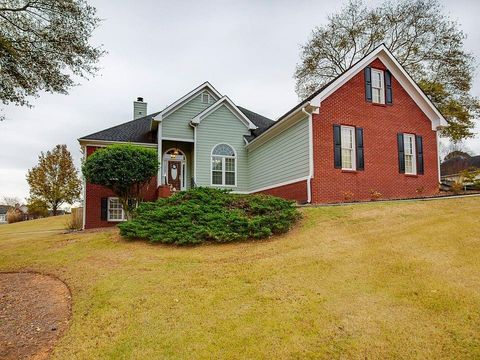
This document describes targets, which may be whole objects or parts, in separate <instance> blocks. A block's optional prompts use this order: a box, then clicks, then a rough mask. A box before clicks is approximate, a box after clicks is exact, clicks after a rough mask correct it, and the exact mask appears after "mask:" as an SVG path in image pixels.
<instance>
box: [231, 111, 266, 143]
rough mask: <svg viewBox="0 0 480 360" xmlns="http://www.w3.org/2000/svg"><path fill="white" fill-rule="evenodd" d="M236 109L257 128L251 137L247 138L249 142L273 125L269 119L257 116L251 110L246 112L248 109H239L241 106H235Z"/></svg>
mask: <svg viewBox="0 0 480 360" xmlns="http://www.w3.org/2000/svg"><path fill="white" fill-rule="evenodd" d="M237 108H238V109H239V110H240V111H241V112H242V113H244V114H245V116H246V117H247V118H249V119H250V121H251V122H252V123H254V124H255V126H256V127H257V128H256V129H255V130H253V131H252V132H253V135H252V136H251V137H249V139H250V140H253V138H254V137H255V136H258V135H260V134H261V133H263V132H264V131H265V130H267V129H268V128H269V127H270V126H272V125H273V124H275V121H273V120H271V119H269V118H266V117H265V116H262V115H260V114H257V113H256V112H253V111H251V110H248V109H245V108H244V107H241V106H237ZM249 139H247V141H250V140H249Z"/></svg>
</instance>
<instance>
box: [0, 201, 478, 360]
mask: <svg viewBox="0 0 480 360" xmlns="http://www.w3.org/2000/svg"><path fill="white" fill-rule="evenodd" d="M303 213H304V215H305V216H304V219H303V220H302V222H301V223H300V224H299V226H298V227H297V228H296V229H295V230H293V231H292V232H290V233H288V234H287V235H285V236H281V237H279V238H274V239H272V240H269V241H259V242H247V243H236V244H227V245H206V246H200V247H188V248H178V247H171V246H162V245H150V244H147V243H144V242H126V241H123V240H121V239H120V238H119V236H118V233H117V231H116V230H114V229H111V230H107V231H101V232H86V233H71V234H64V233H63V231H62V230H60V229H62V227H63V225H64V223H65V222H66V218H65V217H57V218H51V219H44V220H35V221H30V222H26V223H18V224H13V225H3V226H0V271H12V270H34V271H40V272H45V273H50V274H54V275H56V276H58V277H59V278H61V279H63V280H64V281H65V282H66V283H67V284H68V285H69V287H70V289H71V291H72V294H73V318H72V322H71V327H70V329H69V330H68V331H67V333H66V334H65V336H64V337H63V338H62V339H61V340H60V342H59V343H58V345H57V347H56V349H55V351H54V353H53V358H54V359H75V358H80V359H102V358H106V359H183V358H184V359H187V358H188V359H191V358H217V359H218V358H228V359H259V358H260V359H261V358H264V359H267V358H268V359H291V358H356V359H359V358H382V359H385V358H404V359H410V358H430V359H441V358H445V359H452V358H456V359H459V358H479V357H480V198H463V199H454V200H436V201H422V202H405V203H370V204H362V205H356V206H342V207H321V208H309V209H304V210H303Z"/></svg>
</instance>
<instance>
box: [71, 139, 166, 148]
mask: <svg viewBox="0 0 480 360" xmlns="http://www.w3.org/2000/svg"><path fill="white" fill-rule="evenodd" d="M78 142H79V143H80V145H85V146H107V145H113V144H129V145H137V146H144V147H153V148H156V147H157V144H152V143H139V142H133V141H110V140H94V139H78Z"/></svg>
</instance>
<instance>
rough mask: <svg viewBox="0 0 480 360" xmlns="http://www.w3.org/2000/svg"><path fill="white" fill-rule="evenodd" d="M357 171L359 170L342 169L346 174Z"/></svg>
mask: <svg viewBox="0 0 480 360" xmlns="http://www.w3.org/2000/svg"><path fill="white" fill-rule="evenodd" d="M357 172H358V171H357V170H349V169H342V173H346V174H356V173H357Z"/></svg>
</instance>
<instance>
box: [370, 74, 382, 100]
mask: <svg viewBox="0 0 480 360" xmlns="http://www.w3.org/2000/svg"><path fill="white" fill-rule="evenodd" d="M372 102H374V103H377V104H385V80H384V75H383V71H382V70H378V69H372Z"/></svg>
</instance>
